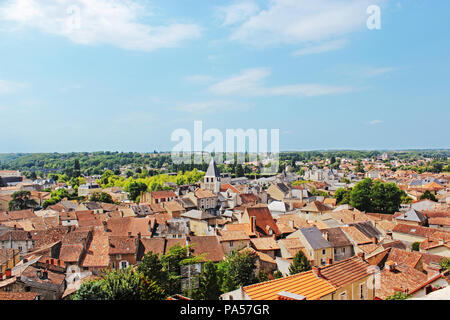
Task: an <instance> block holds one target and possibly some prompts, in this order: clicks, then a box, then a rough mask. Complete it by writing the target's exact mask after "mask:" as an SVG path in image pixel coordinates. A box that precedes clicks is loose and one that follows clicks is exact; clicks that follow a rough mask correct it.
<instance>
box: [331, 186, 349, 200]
mask: <svg viewBox="0 0 450 320" xmlns="http://www.w3.org/2000/svg"><path fill="white" fill-rule="evenodd" d="M351 192H352V189H351V188H350V189H345V188H338V189H337V190H336V192H335V193H334V195H333V198H335V199H336V202H337V204H349V203H350V194H351Z"/></svg>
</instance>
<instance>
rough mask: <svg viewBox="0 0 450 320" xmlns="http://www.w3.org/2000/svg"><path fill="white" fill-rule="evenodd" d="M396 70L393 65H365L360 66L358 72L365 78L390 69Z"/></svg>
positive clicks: (387, 71)
mask: <svg viewBox="0 0 450 320" xmlns="http://www.w3.org/2000/svg"><path fill="white" fill-rule="evenodd" d="M395 70H397V68H394V67H379V68H377V67H366V68H362V69H361V71H360V73H361V75H362V76H363V77H367V78H373V77H376V76H379V75H382V74H386V73H389V72H392V71H395Z"/></svg>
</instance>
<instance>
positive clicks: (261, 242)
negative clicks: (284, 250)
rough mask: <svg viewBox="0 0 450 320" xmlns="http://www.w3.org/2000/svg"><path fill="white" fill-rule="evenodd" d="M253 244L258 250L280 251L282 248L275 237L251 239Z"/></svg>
mask: <svg viewBox="0 0 450 320" xmlns="http://www.w3.org/2000/svg"><path fill="white" fill-rule="evenodd" d="M250 242H251V244H252V245H253V247H254V248H255V249H256V250H259V251H268V250H279V249H280V246H279V245H278V243H277V241H276V240H275V239H274V238H273V237H265V238H252V239H250Z"/></svg>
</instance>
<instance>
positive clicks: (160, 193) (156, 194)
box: [150, 190, 177, 199]
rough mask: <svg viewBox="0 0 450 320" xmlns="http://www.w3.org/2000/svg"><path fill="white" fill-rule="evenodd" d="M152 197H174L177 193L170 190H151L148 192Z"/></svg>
mask: <svg viewBox="0 0 450 320" xmlns="http://www.w3.org/2000/svg"><path fill="white" fill-rule="evenodd" d="M150 195H151V197H152V198H153V199H163V198H176V197H177V195H176V194H175V193H174V192H173V191H170V190H162V191H153V192H151V193H150Z"/></svg>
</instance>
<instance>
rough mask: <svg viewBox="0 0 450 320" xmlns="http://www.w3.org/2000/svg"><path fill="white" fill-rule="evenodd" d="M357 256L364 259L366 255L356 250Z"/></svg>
mask: <svg viewBox="0 0 450 320" xmlns="http://www.w3.org/2000/svg"><path fill="white" fill-rule="evenodd" d="M358 257H359V258H360V259H361V260H365V257H366V255H365V253H364V252H358Z"/></svg>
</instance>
